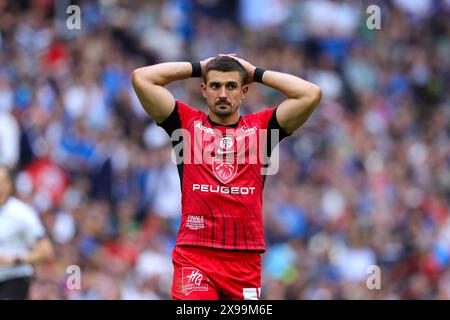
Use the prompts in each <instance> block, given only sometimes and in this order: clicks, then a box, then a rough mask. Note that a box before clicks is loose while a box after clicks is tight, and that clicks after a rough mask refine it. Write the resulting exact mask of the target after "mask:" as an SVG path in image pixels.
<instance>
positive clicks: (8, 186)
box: [0, 167, 12, 205]
mask: <svg viewBox="0 0 450 320" xmlns="http://www.w3.org/2000/svg"><path fill="white" fill-rule="evenodd" d="M11 192H12V182H11V180H10V179H9V176H8V172H7V170H6V169H5V168H2V167H0V205H1V204H3V203H4V202H5V201H6V200H8V198H9V197H10V196H11Z"/></svg>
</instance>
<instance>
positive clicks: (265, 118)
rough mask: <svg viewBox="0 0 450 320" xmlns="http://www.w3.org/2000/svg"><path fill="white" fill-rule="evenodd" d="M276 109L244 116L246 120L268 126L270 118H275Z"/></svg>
mask: <svg viewBox="0 0 450 320" xmlns="http://www.w3.org/2000/svg"><path fill="white" fill-rule="evenodd" d="M274 112H275V108H267V109H264V110H261V111H257V112H253V113H250V114H247V115H245V116H243V118H244V120H246V121H252V122H256V123H260V124H261V125H262V126H265V125H267V123H268V122H269V120H270V118H271V117H272V116H273V114H274Z"/></svg>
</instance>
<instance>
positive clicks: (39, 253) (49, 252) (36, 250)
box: [23, 238, 53, 264]
mask: <svg viewBox="0 0 450 320" xmlns="http://www.w3.org/2000/svg"><path fill="white" fill-rule="evenodd" d="M52 257H53V245H52V243H51V241H50V240H49V239H47V238H43V239H40V240H39V241H38V242H37V243H36V245H35V246H34V247H33V249H32V250H31V251H30V253H29V254H28V255H26V256H25V257H23V262H24V263H30V264H37V263H40V262H43V261H46V260H49V259H51V258H52Z"/></svg>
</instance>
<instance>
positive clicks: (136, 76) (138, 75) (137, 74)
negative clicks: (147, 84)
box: [131, 68, 142, 88]
mask: <svg viewBox="0 0 450 320" xmlns="http://www.w3.org/2000/svg"><path fill="white" fill-rule="evenodd" d="M141 82H142V70H141V68H138V69H134V70H133V73H132V74H131V84H132V85H133V87H134V88H136V87H138V86H139V83H141Z"/></svg>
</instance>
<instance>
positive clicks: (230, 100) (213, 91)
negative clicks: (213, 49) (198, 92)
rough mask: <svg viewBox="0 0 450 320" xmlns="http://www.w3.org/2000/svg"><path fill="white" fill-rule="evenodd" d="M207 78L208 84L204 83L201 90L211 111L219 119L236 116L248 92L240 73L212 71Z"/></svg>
mask: <svg viewBox="0 0 450 320" xmlns="http://www.w3.org/2000/svg"><path fill="white" fill-rule="evenodd" d="M206 78H207V79H206V81H207V83H206V84H204V83H202V84H201V88H202V95H203V97H205V98H206V101H207V103H208V107H209V110H210V111H211V112H212V113H214V114H215V115H217V116H219V117H227V116H230V115H232V114H234V113H235V112H236V111H237V110H238V108H239V106H240V104H241V101H242V99H243V98H244V97H245V95H246V94H247V91H248V85H244V86H242V83H241V77H240V75H239V72H237V71H231V72H221V71H216V70H211V71H209V72H208V74H207V77H206Z"/></svg>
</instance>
